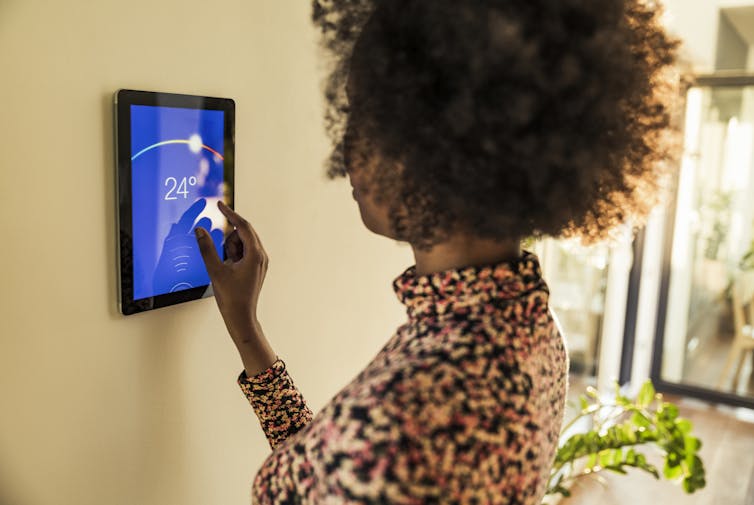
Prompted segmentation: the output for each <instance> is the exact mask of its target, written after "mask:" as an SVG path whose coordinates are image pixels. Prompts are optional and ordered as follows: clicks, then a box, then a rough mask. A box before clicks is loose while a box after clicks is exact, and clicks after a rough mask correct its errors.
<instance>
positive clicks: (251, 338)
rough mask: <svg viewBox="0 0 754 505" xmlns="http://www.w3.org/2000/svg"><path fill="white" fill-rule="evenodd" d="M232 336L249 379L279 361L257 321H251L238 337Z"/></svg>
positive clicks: (239, 332) (237, 334)
mask: <svg viewBox="0 0 754 505" xmlns="http://www.w3.org/2000/svg"><path fill="white" fill-rule="evenodd" d="M231 336H232V337H233V341H234V342H235V344H236V348H237V349H238V353H239V355H240V356H241V361H242V362H243V366H244V369H245V370H246V376H247V377H253V376H254V375H257V374H259V373H260V372H263V371H264V370H267V369H268V368H269V367H271V366H272V364H273V363H275V361H277V354H275V351H274V350H273V349H272V346H270V343H269V342H268V341H267V337H265V335H264V332H263V331H262V327H261V326H260V325H259V323H258V322H257V321H255V320H253V321H250V322H249V324H248V326H247V327H246V328H245V330H238V331H237V332H236V335H233V334H232V333H231Z"/></svg>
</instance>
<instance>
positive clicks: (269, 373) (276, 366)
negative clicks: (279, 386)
mask: <svg viewBox="0 0 754 505" xmlns="http://www.w3.org/2000/svg"><path fill="white" fill-rule="evenodd" d="M284 372H285V362H284V361H283V360H282V359H280V358H278V359H277V360H276V361H275V362H274V363H273V364H272V365H270V366H269V368H267V369H265V370H262V371H261V372H259V373H258V374H256V375H253V376H251V377H249V376H247V375H246V369H243V370H241V373H240V374H239V375H238V383H239V384H267V383H269V382H272V381H274V380H275V379H277V378H278V377H280V376H281V375H282V374H283V373H284Z"/></svg>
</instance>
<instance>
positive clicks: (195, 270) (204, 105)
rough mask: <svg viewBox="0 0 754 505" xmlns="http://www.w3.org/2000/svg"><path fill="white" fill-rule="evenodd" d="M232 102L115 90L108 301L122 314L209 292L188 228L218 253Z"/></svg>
mask: <svg viewBox="0 0 754 505" xmlns="http://www.w3.org/2000/svg"><path fill="white" fill-rule="evenodd" d="M234 131H235V103H234V101H233V100H232V99H229V98H214V97H206V96H193V95H179V94H174V93H157V92H150V91H136V90H128V89H121V90H119V91H117V92H116V93H115V146H116V149H115V158H116V165H117V166H116V172H117V175H116V185H117V201H118V204H117V210H118V227H119V230H118V247H116V250H117V251H118V280H119V282H118V301H119V305H120V311H121V312H122V313H123V314H124V315H130V314H135V313H137V312H143V311H146V310H151V309H156V308H159V307H165V306H168V305H174V304H176V303H182V302H186V301H189V300H196V299H198V298H204V297H207V296H212V289H211V286H210V281H209V275H208V274H207V270H206V268H205V267H204V262H203V261H202V258H201V255H200V253H199V248H198V247H197V245H196V238H195V235H194V228H196V227H197V226H201V227H203V228H205V229H206V230H208V231H210V234H211V236H212V239H213V240H214V242H215V246H216V247H217V251H218V253H219V254H220V257H221V258H223V259H225V254H224V251H223V249H224V248H223V241H224V237H225V236H226V235H227V233H228V232H229V231H230V230H229V228H230V227H229V224H228V222H227V220H226V219H225V217H224V216H223V215H222V213H221V212H220V210H219V209H218V207H217V202H218V201H219V200H223V201H224V202H225V203H226V204H228V206H230V207H231V208H233V199H234V198H233V196H234V190H233V181H234V164H233V159H234V156H233V153H234Z"/></svg>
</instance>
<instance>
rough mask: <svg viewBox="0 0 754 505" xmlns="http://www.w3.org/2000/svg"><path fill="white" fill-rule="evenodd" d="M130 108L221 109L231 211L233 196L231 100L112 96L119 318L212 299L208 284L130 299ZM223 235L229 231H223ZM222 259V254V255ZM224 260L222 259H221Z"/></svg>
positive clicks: (149, 94)
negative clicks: (142, 106)
mask: <svg viewBox="0 0 754 505" xmlns="http://www.w3.org/2000/svg"><path fill="white" fill-rule="evenodd" d="M131 105H153V106H161V107H179V108H186V109H201V110H221V111H223V112H224V113H225V114H224V118H225V128H224V130H225V139H224V147H223V149H224V153H223V158H224V162H223V170H224V181H225V188H226V194H225V198H224V201H225V203H227V204H228V206H229V207H230V208H234V196H235V184H234V182H235V170H234V168H235V167H234V164H235V163H234V161H235V123H236V121H235V115H236V114H235V108H236V105H235V102H234V101H233V99H231V98H216V97H208V96H196V95H182V94H177V93H163V92H154V91H138V90H132V89H120V90H118V91H116V92H115V95H114V109H115V111H114V116H115V117H114V123H115V163H116V177H115V180H116V186H117V188H116V193H117V195H116V202H117V205H116V209H117V214H118V216H117V221H118V233H117V239H118V244H117V247H116V251H117V253H118V305H119V308H120V312H121V313H122V314H123V315H126V316H127V315H131V314H136V313H138V312H144V311H148V310H152V309H157V308H161V307H167V306H170V305H175V304H178V303H183V302H188V301H191V300H198V299H200V298H207V297H210V296H213V291H212V289H211V285H206V286H197V287H195V288H191V289H187V290H184V291H178V292H175V293H168V294H164V295H157V296H153V297H150V298H141V299H138V300H134V298H133V246H132V238H133V229H132V222H131V217H132V215H133V214H132V208H131V205H132V199H131V108H130V106H131ZM225 232H226V236H227V233H228V232H229V230H225ZM223 256H225V255H223ZM223 259H225V257H223Z"/></svg>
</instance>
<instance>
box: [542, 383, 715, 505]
mask: <svg viewBox="0 0 754 505" xmlns="http://www.w3.org/2000/svg"><path fill="white" fill-rule="evenodd" d="M579 401H580V405H579V407H580V408H579V412H578V413H577V415H576V416H575V417H574V418H573V419H571V420H570V421H568V422H567V423H566V424H565V425H564V427H563V430H562V431H561V444H560V447H559V448H558V451H557V453H556V456H555V463H554V465H553V468H552V471H551V475H550V480H549V481H548V483H547V493H546V496H545V502H544V503H550V504H552V503H555V501H556V500H559V499H560V498H562V497H563V496H570V491H569V488H570V487H571V485H572V484H573V483H574V482H576V481H577V480H579V479H582V478H585V477H587V476H590V475H594V474H596V473H598V472H602V471H612V472H617V473H620V474H626V473H627V472H626V470H627V469H628V468H638V469H640V470H643V471H645V472H647V473H649V474H650V475H652V476H654V477H655V478H656V479H659V478H660V476H663V477H664V478H665V479H668V480H671V481H675V482H678V483H680V484H681V485H682V486H683V489H684V491H686V492H687V493H693V492H694V491H697V490H699V489H702V488H703V487H704V486H705V480H704V478H705V473H704V464H703V463H702V460H701V458H700V457H699V454H698V451H699V449H700V448H701V445H702V443H701V441H700V440H699V439H698V438H696V437H695V436H693V435H692V433H691V430H692V424H691V422H690V421H689V420H687V419H684V418H682V417H679V414H678V407H676V406H675V405H674V404H672V403H670V402H667V401H665V400H664V399H663V397H662V395H661V394H659V393H656V392H655V389H654V386H653V385H652V382H651V381H649V380H648V381H646V382H645V383H644V384H643V385H642V387H641V389H640V391H639V393H638V395H637V397H636V398H635V399H633V400H632V399H629V398H628V397H626V396H624V395H622V394H621V393H620V388H619V387H618V385H617V384H616V386H615V395H614V398H612V399H611V400H609V401H606V400H603V399H602V398H601V397H600V395H599V393H598V392H597V390H595V389H594V388H592V387H589V388H587V392H586V395H581V396H580V397H579ZM584 421H591V428H590V429H588V430H587V431H586V432H583V431H582V432H579V433H575V434H570V433H571V432H572V431H574V427H576V426H577V423H579V422H584ZM652 447H653V448H655V449H659V451H660V453H661V454H662V460H663V466H662V469H661V470H660V469H658V468H657V467H655V466H654V465H652V464H651V463H649V462H648V461H647V458H646V455H645V454H644V452H643V450H646V449H649V448H652Z"/></svg>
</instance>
